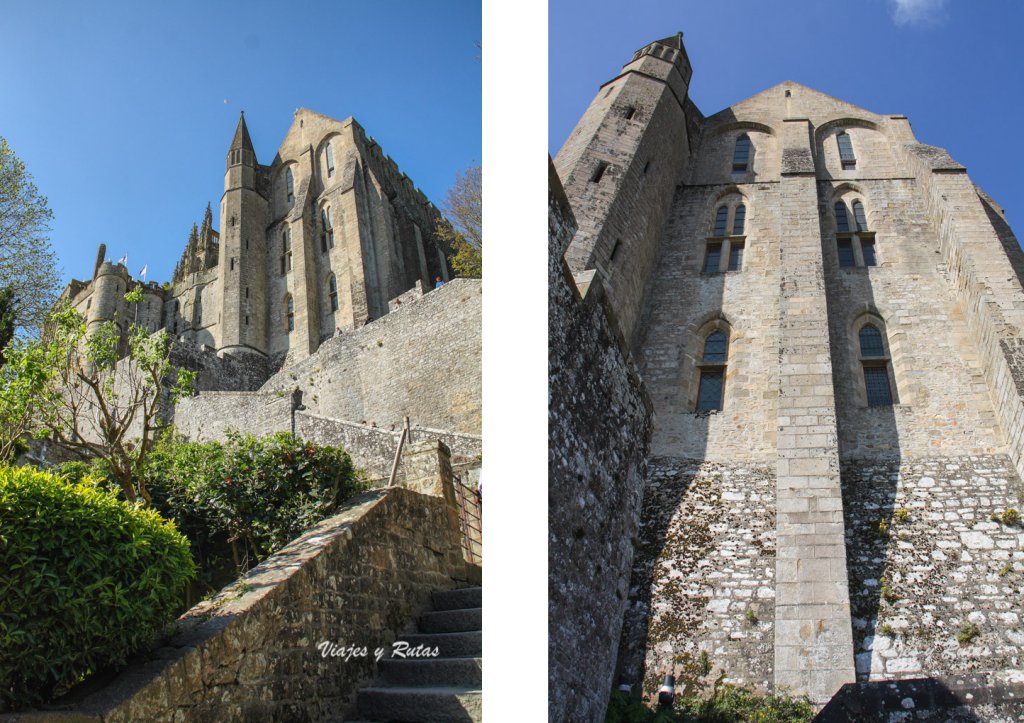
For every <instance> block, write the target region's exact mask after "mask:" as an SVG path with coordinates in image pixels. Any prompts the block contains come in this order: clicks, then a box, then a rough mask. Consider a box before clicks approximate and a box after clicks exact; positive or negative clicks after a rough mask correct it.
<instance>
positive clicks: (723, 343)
mask: <svg viewBox="0 0 1024 723" xmlns="http://www.w3.org/2000/svg"><path fill="white" fill-rule="evenodd" d="M728 352H729V337H728V336H726V334H725V332H724V331H722V330H721V329H715V330H714V331H712V332H711V333H710V334H708V335H707V336H706V337H705V338H704V352H703V354H702V356H701V363H700V382H699V384H698V388H697V409H696V411H698V412H708V411H718V410H721V409H722V401H723V392H724V390H725V362H726V357H727V356H728Z"/></svg>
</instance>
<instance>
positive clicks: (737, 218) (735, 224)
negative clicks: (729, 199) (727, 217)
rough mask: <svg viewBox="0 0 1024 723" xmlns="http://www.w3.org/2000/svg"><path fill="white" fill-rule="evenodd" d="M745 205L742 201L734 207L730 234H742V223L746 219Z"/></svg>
mask: <svg viewBox="0 0 1024 723" xmlns="http://www.w3.org/2000/svg"><path fill="white" fill-rule="evenodd" d="M746 217H747V207H746V206H744V205H743V204H742V203H741V204H740V205H739V206H737V207H736V213H735V215H734V216H733V220H732V235H733V236H742V235H743V223H744V222H745V221H746Z"/></svg>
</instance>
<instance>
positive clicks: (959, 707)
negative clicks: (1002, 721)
mask: <svg viewBox="0 0 1024 723" xmlns="http://www.w3.org/2000/svg"><path fill="white" fill-rule="evenodd" d="M1000 697H1001V696H1000V695H999V693H998V692H997V693H996V695H995V696H993V695H992V694H991V692H987V691H986V690H985V689H984V688H979V689H974V690H966V689H958V690H953V689H951V688H950V687H949V686H948V685H947V684H946V683H945V682H944V681H942V680H939V679H936V678H916V679H913V680H900V681H884V682H873V683H849V684H847V685H844V686H843V687H842V688H841V689H840V690H839V692H838V693H836V695H835V697H833V698H832V700H830V701H829V702H828V704H827V705H826V706H825V707H824V708H823V709H822V710H821V712H819V713H818V715H817V716H816V717H815V718H814V723H862V722H863V721H876V720H877V721H883V720H935V721H940V720H941V721H947V722H948V721H956V722H957V723H971V722H973V721H978V722H979V723H980V721H983V720H988V719H989V718H988V717H987V716H986V717H981V716H980V715H979V714H978V713H976V712H975V710H974V708H975V706H979V705H980V706H985V707H994V708H995V709H996V710H998V709H999V708H1001V707H1002V706H1003V704H1004V703H1005V702H1006V701H1001V700H999V698H1000ZM1011 697H1012V696H1011ZM1010 705H1011V709H1010V710H1012V706H1017V705H1018V704H1017V703H1011V704H1010ZM986 712H987V711H986ZM993 712H996V711H993ZM1007 720H1009V719H1007Z"/></svg>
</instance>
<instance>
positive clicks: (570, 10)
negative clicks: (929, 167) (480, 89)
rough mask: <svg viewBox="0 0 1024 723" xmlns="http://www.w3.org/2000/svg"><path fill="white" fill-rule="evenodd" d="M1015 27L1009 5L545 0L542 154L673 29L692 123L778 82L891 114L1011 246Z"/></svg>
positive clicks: (1021, 234)
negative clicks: (966, 189) (1000, 223)
mask: <svg viewBox="0 0 1024 723" xmlns="http://www.w3.org/2000/svg"><path fill="white" fill-rule="evenodd" d="M1022 29H1024V3H1022V2H1019V1H1018V0H986V1H985V2H974V1H970V0H946V1H945V2H943V1H941V0H902V1H901V2H895V0H862V1H860V2H849V1H848V0H843V1H841V2H840V1H837V0H785V2H778V1H777V2H765V1H764V0H760V1H759V2H752V1H750V0H730V2H708V1H707V0H634V1H633V2H628V3H626V2H610V1H609V0H551V3H550V26H549V36H550V55H549V60H548V67H549V86H548V92H549V103H550V126H549V129H550V133H549V146H550V147H549V151H550V152H551V154H552V155H555V154H556V153H557V152H558V149H559V148H560V147H561V145H562V143H563V142H564V141H565V139H566V138H567V137H568V135H569V133H570V132H571V131H572V129H573V127H574V126H575V124H576V121H577V120H579V118H580V116H581V115H582V114H583V112H584V111H585V110H586V108H587V106H588V105H589V103H590V101H591V100H592V99H593V97H594V94H595V93H596V92H597V87H598V85H600V84H601V83H603V82H604V81H606V80H608V79H610V78H612V77H614V76H615V75H616V74H617V73H618V71H619V70H620V68H621V67H622V65H623V64H624V63H625V62H626V61H628V60H629V59H630V57H631V56H632V54H633V52H634V51H635V50H637V49H638V48H640V47H642V46H644V45H646V44H647V43H648V42H650V41H651V40H657V39H659V38H663V37H666V36H669V35H673V34H675V33H676V32H677V31H682V32H683V34H684V35H683V41H684V43H685V44H686V50H687V53H688V54H689V57H690V62H691V63H692V64H693V80H692V82H691V85H690V96H691V97H692V98H693V100H694V102H695V103H696V104H697V107H698V108H700V109H701V111H702V112H703V113H704V114H705V115H710V114H712V113H716V112H718V111H719V110H722V109H723V108H726V107H728V106H730V105H735V104H736V103H738V102H740V101H742V100H744V99H746V98H748V97H750V96H752V95H755V94H757V93H759V92H760V91H762V90H765V89H767V88H770V87H772V86H774V85H776V84H777V83H780V82H782V81H784V80H792V81H795V82H797V83H802V84H803V85H807V86H810V87H811V88H814V89H816V90H820V91H822V92H824V93H827V94H829V95H832V96H835V97H837V98H840V99H842V100H845V101H848V102H850V103H853V104H855V105H858V106H861V107H862V108H865V109H867V110H869V111H872V112H875V113H879V114H904V115H906V116H907V117H908V118H909V119H910V123H911V125H912V126H913V129H914V133H915V135H916V136H917V139H918V140H919V141H921V142H922V143H929V144H931V145H936V146H941V147H943V148H946V149H947V150H948V151H949V152H950V154H951V155H952V156H953V158H954V159H956V160H957V161H959V162H960V163H962V164H963V165H965V166H967V169H968V172H969V173H970V175H971V178H972V179H973V180H974V182H975V183H977V184H978V185H979V186H981V187H982V188H983V189H985V191H986V192H987V193H989V195H991V196H992V197H993V199H994V200H995V201H996V202H997V203H999V204H1000V205H1002V206H1003V208H1004V209H1005V210H1006V217H1007V220H1008V221H1009V222H1010V224H1011V226H1013V227H1014V228H1015V231H1016V233H1017V238H1018V240H1024V174H1022V172H1021V169H1022V168H1024V142H1022V141H1021V124H1020V118H1021V117H1022V116H1024V94H1022V93H1021V76H1022V74H1024V42H1022V41H1021V38H1020V33H1021V30H1022Z"/></svg>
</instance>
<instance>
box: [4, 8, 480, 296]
mask: <svg viewBox="0 0 1024 723" xmlns="http://www.w3.org/2000/svg"><path fill="white" fill-rule="evenodd" d="M3 24H4V30H5V32H4V42H3V43H2V44H0V68H3V69H4V70H3V90H2V92H0V135H2V136H4V137H5V138H7V140H8V142H9V143H10V144H11V146H12V147H13V148H14V150H15V152H16V153H17V154H18V155H19V156H20V157H21V158H22V160H24V161H25V163H26V164H27V166H28V169H29V171H30V172H31V173H32V174H33V176H34V177H35V181H36V184H37V185H38V186H39V188H40V191H41V192H42V193H43V194H45V195H46V196H48V197H49V201H50V207H51V208H52V209H53V211H54V216H55V219H54V224H53V227H52V232H51V235H50V236H51V242H52V244H53V246H54V249H55V250H56V252H57V254H58V256H59V257H60V260H61V263H62V266H63V275H62V279H64V280H66V279H67V278H69V277H71V276H76V277H78V278H83V277H86V276H88V275H89V274H90V272H91V269H92V261H93V259H94V255H95V253H96V246H97V244H99V243H100V242H105V243H106V244H107V253H108V258H114V259H116V258H118V257H120V256H121V255H122V254H124V253H128V254H129V270H130V271H131V272H132V273H133V274H137V273H138V271H139V269H140V268H141V267H142V265H143V263H147V264H148V265H149V279H151V280H167V279H169V278H170V276H171V273H172V272H173V270H174V265H175V264H176V263H177V261H178V258H179V257H180V254H181V252H182V250H183V248H184V245H185V242H186V240H187V236H188V231H189V229H190V228H191V225H192V223H193V221H197V222H198V221H201V220H202V214H203V211H204V209H205V208H206V204H207V203H208V202H212V204H213V208H214V223H215V225H218V224H219V221H218V219H217V215H216V209H217V204H218V202H219V200H220V196H221V193H222V192H223V184H224V162H225V157H226V154H227V149H228V145H229V143H230V141H231V136H232V134H233V133H234V130H235V125H236V123H237V122H238V114H239V111H240V110H245V116H246V121H247V123H248V126H249V131H250V133H251V135H252V140H253V144H254V146H255V148H256V154H257V157H258V159H259V160H260V162H261V163H270V161H271V160H272V159H273V156H274V153H275V152H276V150H277V147H278V145H279V144H280V142H281V141H282V140H283V138H284V134H285V132H286V130H287V129H288V126H289V125H290V123H291V119H292V113H293V111H294V110H295V109H296V108H298V107H307V108H310V109H312V110H315V111H317V112H319V113H323V114H325V115H328V116H332V117H335V118H339V119H342V118H346V117H348V116H350V115H351V116H355V118H356V119H357V120H358V121H359V122H360V123H361V124H362V125H363V127H364V128H365V129H366V131H367V133H368V134H369V135H372V136H374V137H375V138H376V139H377V141H378V142H379V143H380V144H381V147H382V148H383V149H384V151H385V152H386V153H388V154H389V155H390V156H391V157H392V158H393V159H394V160H395V161H396V162H397V163H398V165H399V167H400V168H401V169H402V170H404V171H405V172H406V173H408V175H409V177H410V178H412V180H413V181H414V182H415V183H416V184H417V185H418V186H419V187H420V188H421V189H422V190H423V191H424V193H426V194H427V196H428V197H429V198H430V199H431V200H432V201H434V202H435V203H436V204H438V205H440V204H441V202H442V200H443V199H444V195H445V193H446V191H447V189H448V187H449V186H450V185H451V183H452V182H453V181H454V178H455V173H456V172H457V171H460V170H462V169H464V168H465V167H466V166H468V165H470V164H472V163H478V162H480V160H481V122H480V116H481V67H482V66H481V63H480V50H479V48H477V47H476V43H477V42H479V41H480V40H481V39H482V38H481V27H480V5H479V3H478V2H472V1H467V2H462V1H458V0H453V1H452V2H436V3H422V2H415V1H414V0H399V1H397V2H390V3H354V2H351V3H349V2H346V3H341V2H321V1H317V0H311V1H310V2H304V3H299V4H288V3H282V2H266V1H264V0H249V1H247V2H244V3H242V2H195V1H193V0H184V1H183V0H176V1H175V2H137V1H131V2H121V1H118V2H110V1H106V0H105V1H104V2H98V3H77V2H70V1H68V2H61V3H54V2H39V0H6V1H5V2H4V9H3Z"/></svg>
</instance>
